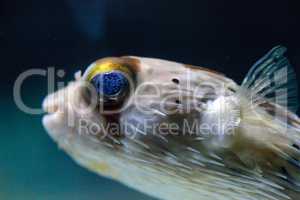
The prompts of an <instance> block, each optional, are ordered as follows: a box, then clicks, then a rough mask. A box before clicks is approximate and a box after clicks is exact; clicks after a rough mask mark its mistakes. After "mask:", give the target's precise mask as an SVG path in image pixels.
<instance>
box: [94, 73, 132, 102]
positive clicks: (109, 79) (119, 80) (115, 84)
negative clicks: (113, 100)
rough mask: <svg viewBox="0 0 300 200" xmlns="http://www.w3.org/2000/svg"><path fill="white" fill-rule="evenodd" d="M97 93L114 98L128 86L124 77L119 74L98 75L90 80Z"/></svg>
mask: <svg viewBox="0 0 300 200" xmlns="http://www.w3.org/2000/svg"><path fill="white" fill-rule="evenodd" d="M92 84H93V85H94V86H95V87H96V90H97V92H98V93H100V94H103V95H106V96H114V95H117V94H119V93H121V92H122V91H123V90H124V89H125V88H126V87H127V85H128V81H127V79H126V77H125V76H124V75H123V74H122V73H119V72H110V73H105V74H99V75H97V76H95V77H94V78H93V79H92Z"/></svg>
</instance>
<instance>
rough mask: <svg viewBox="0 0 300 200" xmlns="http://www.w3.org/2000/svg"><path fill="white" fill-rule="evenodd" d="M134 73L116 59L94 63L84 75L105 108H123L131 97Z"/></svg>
mask: <svg viewBox="0 0 300 200" xmlns="http://www.w3.org/2000/svg"><path fill="white" fill-rule="evenodd" d="M132 76H133V73H132V71H131V69H130V67H129V66H128V65H127V64H124V63H121V62H118V60H114V59H105V60H99V61H96V62H94V63H92V64H91V65H90V66H89V67H88V69H87V70H86V71H85V74H84V75H83V78H84V80H86V81H88V82H89V83H90V84H91V85H92V86H93V87H94V88H95V91H96V93H97V95H98V97H99V99H100V100H101V102H103V103H105V104H104V106H105V107H111V106H113V107H114V106H117V107H118V106H121V105H123V103H124V102H125V101H126V99H127V97H128V96H129V95H130V94H129V93H130V86H131V84H130V83H132V82H131V78H132Z"/></svg>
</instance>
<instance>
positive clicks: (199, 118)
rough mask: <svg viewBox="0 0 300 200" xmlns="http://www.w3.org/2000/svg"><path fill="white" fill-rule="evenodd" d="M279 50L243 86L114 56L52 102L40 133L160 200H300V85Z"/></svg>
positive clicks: (207, 73) (172, 65) (166, 64)
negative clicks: (299, 111)
mask: <svg viewBox="0 0 300 200" xmlns="http://www.w3.org/2000/svg"><path fill="white" fill-rule="evenodd" d="M285 51H286V48H285V47H281V46H277V47H275V48H273V49H272V50H271V51H269V52H268V53H267V54H266V55H265V56H264V57H262V58H261V59H260V60H259V61H257V62H256V63H255V64H254V65H253V66H252V68H251V69H250V71H249V72H248V74H247V75H246V78H245V79H244V81H243V82H242V84H240V85H238V84H237V83H236V82H234V81H233V80H231V79H229V78H227V77H226V76H225V75H223V74H222V73H219V72H215V71H213V70H210V69H207V68H203V67H196V66H192V65H186V64H181V63H177V62H171V61H166V60H161V59H154V58H144V57H136V56H125V57H109V58H103V59H100V60H97V61H95V62H94V63H92V64H91V65H90V66H89V67H88V68H87V69H86V70H85V72H84V73H81V71H79V72H77V73H76V74H75V78H74V81H71V82H70V83H69V84H68V85H67V86H66V87H64V88H62V89H59V90H58V91H57V92H55V93H53V94H50V95H48V96H47V97H46V98H45V100H44V102H43V109H44V110H45V111H46V112H47V114H46V115H45V116H44V117H43V125H44V127H45V129H46V130H47V132H48V133H49V135H50V136H51V137H52V138H53V139H54V141H56V142H57V143H58V145H59V147H60V148H62V149H63V150H65V151H66V152H67V153H68V154H69V155H70V156H71V157H72V158H73V159H74V160H75V161H76V162H77V163H78V164H79V165H81V166H83V167H85V168H87V169H89V170H91V171H93V172H95V173H97V174H99V175H102V176H106V177H109V178H112V179H113V180H116V181H119V182H121V183H123V184H125V185H127V186H129V187H132V188H134V189H136V190H139V191H141V192H144V193H146V194H149V195H151V196H154V197H156V198H158V199H164V200H182V199H185V200H207V199H214V200H266V199H269V200H285V199H292V200H297V199H299V198H300V161H299V159H300V142H299V141H300V140H299V138H300V119H299V118H298V116H297V115H296V114H294V113H295V112H296V108H297V101H298V99H297V98H298V97H297V82H296V76H295V73H294V71H293V69H292V67H291V65H290V63H289V61H288V59H287V58H286V57H285V56H284V54H285Z"/></svg>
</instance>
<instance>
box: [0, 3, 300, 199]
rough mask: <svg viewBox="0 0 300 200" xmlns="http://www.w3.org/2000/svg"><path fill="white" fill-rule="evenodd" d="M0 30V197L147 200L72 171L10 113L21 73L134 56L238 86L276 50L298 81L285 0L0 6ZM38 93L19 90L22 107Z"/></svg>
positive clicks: (28, 118) (42, 88) (32, 87)
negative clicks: (283, 50) (218, 75)
mask: <svg viewBox="0 0 300 200" xmlns="http://www.w3.org/2000/svg"><path fill="white" fill-rule="evenodd" d="M0 25H1V26H0V72H1V87H0V88H1V93H0V96H1V99H0V101H1V102H0V103H1V104H0V105H1V115H0V117H1V121H0V124H1V127H0V128H1V129H0V200H66V199H74V200H107V199H110V200H119V199H123V200H150V199H152V198H151V197H148V196H146V195H143V194H141V193H138V192H136V191H134V190H131V189H128V188H127V187H125V186H123V185H121V184H119V183H116V182H113V181H111V180H108V179H105V178H102V177H99V176H97V175H94V174H93V173H90V172H88V171H87V170H85V169H83V168H81V167H79V166H78V165H76V164H75V163H74V162H73V161H72V160H71V159H70V158H69V157H68V156H67V155H66V154H65V153H64V152H63V151H60V150H59V149H58V148H57V145H56V144H55V143H54V142H52V141H51V139H50V138H49V137H48V135H47V134H46V132H45V131H44V129H43V127H42V125H41V117H42V116H41V115H28V114H25V113H23V112H21V111H20V110H19V109H18V108H17V106H16V105H15V103H14V100H13V85H14V82H15V80H16V78H17V76H18V75H19V74H20V73H22V72H24V71H25V70H27V69H31V68H41V69H47V68H48V67H51V66H55V67H56V69H64V70H65V71H66V77H65V79H64V80H65V81H66V82H67V81H68V80H70V79H71V78H72V76H73V73H74V72H75V71H77V70H79V69H82V70H84V69H85V67H86V66H87V65H89V64H90V63H91V62H93V61H94V60H96V59H98V58H101V57H105V56H120V55H138V56H146V57H157V58H163V59H168V60H174V61H178V62H184V63H188V64H193V65H201V66H205V67H209V68H211V69H214V70H217V71H220V72H223V73H225V74H226V75H227V76H228V77H230V78H232V79H234V80H235V81H237V82H239V83H240V82H241V81H242V79H243V78H244V76H245V74H246V73H247V71H248V69H249V68H250V66H251V65H252V64H253V63H254V62H255V61H256V60H257V59H259V58H260V57H261V56H263V55H264V54H265V53H266V52H267V51H268V50H269V49H271V48H272V47H274V46H276V45H278V44H281V45H284V46H286V47H288V49H289V50H288V53H287V55H288V57H289V58H290V61H291V63H292V64H293V66H294V68H295V70H296V73H297V76H298V79H299V78H300V28H299V27H300V6H299V3H297V1H292V0H290V1H289V0H286V1H261V0H260V1H259V0H252V1H250V0H248V1H225V0H200V1H199V0H194V1H192V0H173V1H171V0H170V1H166V0H85V1H84V0H48V1H47V0H45V1H40V0H26V1H21V0H19V1H17V0H0ZM59 81H62V79H59ZM46 94H47V86H46V80H45V78H41V77H32V78H30V79H28V80H26V82H25V83H24V85H23V87H22V97H23V99H24V102H25V103H26V104H27V105H29V106H31V107H36V108H38V107H40V106H41V102H42V100H43V97H44V96H45V95H46Z"/></svg>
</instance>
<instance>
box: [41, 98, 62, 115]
mask: <svg viewBox="0 0 300 200" xmlns="http://www.w3.org/2000/svg"><path fill="white" fill-rule="evenodd" d="M42 109H43V111H44V112H45V115H49V114H54V113H56V112H58V111H59V104H58V102H57V101H56V100H55V98H54V94H49V95H48V96H46V97H45V98H44V100H43V102H42Z"/></svg>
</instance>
